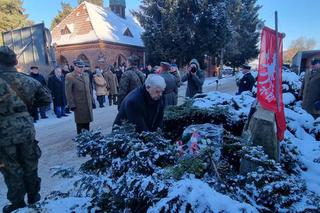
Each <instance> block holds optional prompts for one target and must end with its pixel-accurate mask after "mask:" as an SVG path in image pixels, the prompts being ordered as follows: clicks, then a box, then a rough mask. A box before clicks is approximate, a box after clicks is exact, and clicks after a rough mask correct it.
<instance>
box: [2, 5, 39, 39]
mask: <svg viewBox="0 0 320 213" xmlns="http://www.w3.org/2000/svg"><path fill="white" fill-rule="evenodd" d="M24 11H25V9H24V8H23V7H22V1H21V0H0V20H1V21H0V45H1V44H2V43H3V41H2V34H1V33H2V32H5V31H8V30H12V29H15V28H20V27H24V26H28V25H31V24H33V22H32V21H30V20H28V15H26V14H24Z"/></svg>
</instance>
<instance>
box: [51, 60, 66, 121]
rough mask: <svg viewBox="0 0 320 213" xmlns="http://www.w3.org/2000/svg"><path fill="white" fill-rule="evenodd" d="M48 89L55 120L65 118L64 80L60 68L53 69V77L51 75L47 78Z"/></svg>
mask: <svg viewBox="0 0 320 213" xmlns="http://www.w3.org/2000/svg"><path fill="white" fill-rule="evenodd" d="M48 87H49V89H50V90H51V95H52V100H53V103H54V106H55V112H56V116H57V118H61V117H62V116H67V115H66V114H65V107H66V105H67V99H66V93H65V80H64V76H63V74H62V69H61V67H60V66H57V67H55V69H54V75H51V76H50V77H49V79H48Z"/></svg>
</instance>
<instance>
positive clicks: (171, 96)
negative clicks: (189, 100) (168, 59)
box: [160, 71, 178, 107]
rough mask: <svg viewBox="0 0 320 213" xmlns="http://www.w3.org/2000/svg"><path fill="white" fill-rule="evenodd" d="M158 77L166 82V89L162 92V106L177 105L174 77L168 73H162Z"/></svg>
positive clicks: (176, 87)
mask: <svg viewBox="0 0 320 213" xmlns="http://www.w3.org/2000/svg"><path fill="white" fill-rule="evenodd" d="M160 75H161V76H162V77H163V78H164V80H165V82H166V89H165V90H164V92H163V100H164V106H165V107H166V106H169V105H177V103H178V81H177V79H176V77H175V76H174V75H173V74H171V73H170V72H168V71H165V72H162V73H161V74H160Z"/></svg>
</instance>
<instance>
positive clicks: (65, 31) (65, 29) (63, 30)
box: [61, 26, 71, 35]
mask: <svg viewBox="0 0 320 213" xmlns="http://www.w3.org/2000/svg"><path fill="white" fill-rule="evenodd" d="M70 33H71V32H70V30H69V29H68V27H67V26H66V27H65V28H63V29H61V35H66V34H70Z"/></svg>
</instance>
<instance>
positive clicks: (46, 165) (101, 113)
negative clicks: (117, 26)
mask: <svg viewBox="0 0 320 213" xmlns="http://www.w3.org/2000/svg"><path fill="white" fill-rule="evenodd" d="M216 79H217V78H215V77H210V78H207V79H206V81H205V83H204V87H203V91H204V92H208V91H215V90H217V89H218V91H221V92H225V93H228V94H235V92H236V90H237V88H236V84H235V80H234V77H232V76H226V77H225V78H223V79H220V80H219V85H218V87H217V86H216ZM185 91H186V83H184V84H183V85H182V86H181V87H180V88H179V95H180V97H179V103H183V101H184V94H185ZM47 114H48V116H49V118H48V119H40V120H39V121H38V122H37V123H36V124H35V128H36V132H37V135H36V138H37V140H38V141H40V143H39V145H40V147H41V149H42V157H41V159H40V162H39V174H40V177H41V178H42V184H41V185H42V187H41V194H42V196H43V197H45V196H46V195H48V193H49V192H51V191H53V190H55V189H57V188H62V187H64V184H65V183H63V182H61V179H60V178H57V177H51V174H52V171H50V168H52V167H55V166H59V165H62V166H63V167H75V168H78V167H79V166H80V165H81V163H83V162H84V161H85V160H86V159H84V158H79V157H77V154H76V146H75V144H74V142H73V141H72V139H73V138H74V137H75V136H76V127H75V123H74V118H73V114H70V115H69V116H68V117H63V118H61V119H57V118H55V117H54V113H53V112H52V111H49V112H48V113H47ZM116 114H117V107H116V106H111V107H110V106H106V107H105V108H97V109H95V110H94V122H92V123H91V128H92V129H101V130H102V132H103V133H109V132H110V131H111V127H112V124H113V121H114V119H115V117H116ZM6 192H7V188H6V186H5V183H4V181H3V178H2V175H0V207H1V206H3V205H5V204H6V203H7V199H6Z"/></svg>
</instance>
